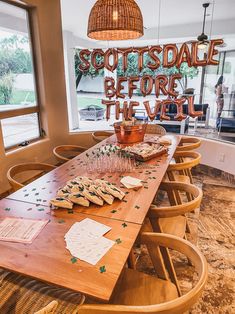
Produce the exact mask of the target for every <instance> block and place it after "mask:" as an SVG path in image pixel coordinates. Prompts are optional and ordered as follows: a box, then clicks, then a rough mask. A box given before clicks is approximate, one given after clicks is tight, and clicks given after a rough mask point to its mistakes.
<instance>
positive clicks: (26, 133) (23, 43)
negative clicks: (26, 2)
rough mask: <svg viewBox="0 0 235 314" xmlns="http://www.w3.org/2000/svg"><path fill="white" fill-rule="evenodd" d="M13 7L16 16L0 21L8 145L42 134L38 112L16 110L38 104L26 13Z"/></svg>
mask: <svg viewBox="0 0 235 314" xmlns="http://www.w3.org/2000/svg"><path fill="white" fill-rule="evenodd" d="M1 6H9V5H7V4H3V3H1ZM12 10H13V11H11V12H12V15H14V20H12V19H11V18H12V17H11V16H10V15H9V16H8V17H7V19H6V20H5V21H2V22H1V21H0V112H2V113H3V112H4V113H7V114H6V117H5V116H4V118H3V119H2V120H1V127H2V133H3V139H4V146H5V148H9V147H12V146H14V145H19V144H20V145H25V144H27V141H29V140H32V139H35V138H38V137H39V122H38V114H37V113H32V114H27V115H21V116H19V115H18V114H17V115H15V114H14V110H16V109H21V108H29V107H35V106H36V105H37V102H36V93H35V86H34V75H33V62H32V54H31V50H30V36H29V33H28V22H27V13H26V11H25V10H23V9H20V8H17V7H13V9H12ZM16 19H18V21H20V23H18V24H17V23H16ZM16 25H17V27H16ZM8 117H9V118H8Z"/></svg>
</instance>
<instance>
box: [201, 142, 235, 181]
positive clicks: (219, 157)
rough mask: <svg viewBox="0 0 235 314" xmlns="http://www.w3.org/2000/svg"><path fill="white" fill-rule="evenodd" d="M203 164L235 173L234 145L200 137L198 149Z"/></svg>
mask: <svg viewBox="0 0 235 314" xmlns="http://www.w3.org/2000/svg"><path fill="white" fill-rule="evenodd" d="M198 151H199V152H200V153H201V154H202V161H201V163H202V164H203V165H207V166H210V167H213V168H216V169H220V170H222V171H225V172H228V173H231V174H233V175H235V145H234V144H228V143H224V142H219V141H215V140H209V139H202V145H201V147H200V148H199V149H198ZM218 180H219V179H218Z"/></svg>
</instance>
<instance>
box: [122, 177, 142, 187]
mask: <svg viewBox="0 0 235 314" xmlns="http://www.w3.org/2000/svg"><path fill="white" fill-rule="evenodd" d="M121 183H122V184H123V185H124V186H125V187H126V188H127V189H134V188H139V187H141V186H143V184H142V183H141V180H140V179H137V178H133V177H130V176H126V177H123V178H122V179H121Z"/></svg>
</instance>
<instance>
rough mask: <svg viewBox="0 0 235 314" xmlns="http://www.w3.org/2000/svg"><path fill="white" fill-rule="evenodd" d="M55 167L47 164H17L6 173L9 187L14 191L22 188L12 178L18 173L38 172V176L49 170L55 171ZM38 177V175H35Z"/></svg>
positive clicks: (21, 184) (21, 185)
mask: <svg viewBox="0 0 235 314" xmlns="http://www.w3.org/2000/svg"><path fill="white" fill-rule="evenodd" d="M55 168H56V167H55V166H52V165H49V164H44V163H36V162H31V163H23V164H18V165H15V166H13V167H11V168H10V169H9V170H8V171H7V179H8V182H9V183H10V185H11V186H12V188H13V190H14V191H17V190H19V189H20V188H22V187H23V186H24V184H23V183H20V182H18V181H16V180H15V179H14V177H15V176H16V175H18V174H20V173H23V172H25V171H34V170H36V171H39V173H40V175H42V174H44V173H47V172H50V171H51V170H53V169H55ZM37 176H38V174H37Z"/></svg>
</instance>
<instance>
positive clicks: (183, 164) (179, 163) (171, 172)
mask: <svg viewBox="0 0 235 314" xmlns="http://www.w3.org/2000/svg"><path fill="white" fill-rule="evenodd" d="M173 158H174V160H175V163H170V165H169V166H168V168H167V177H168V179H169V180H170V181H179V182H185V183H193V177H192V174H191V169H192V168H193V167H195V166H197V165H198V164H200V161H201V155H200V154H199V153H197V152H193V151H182V152H175V154H174V156H173Z"/></svg>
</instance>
